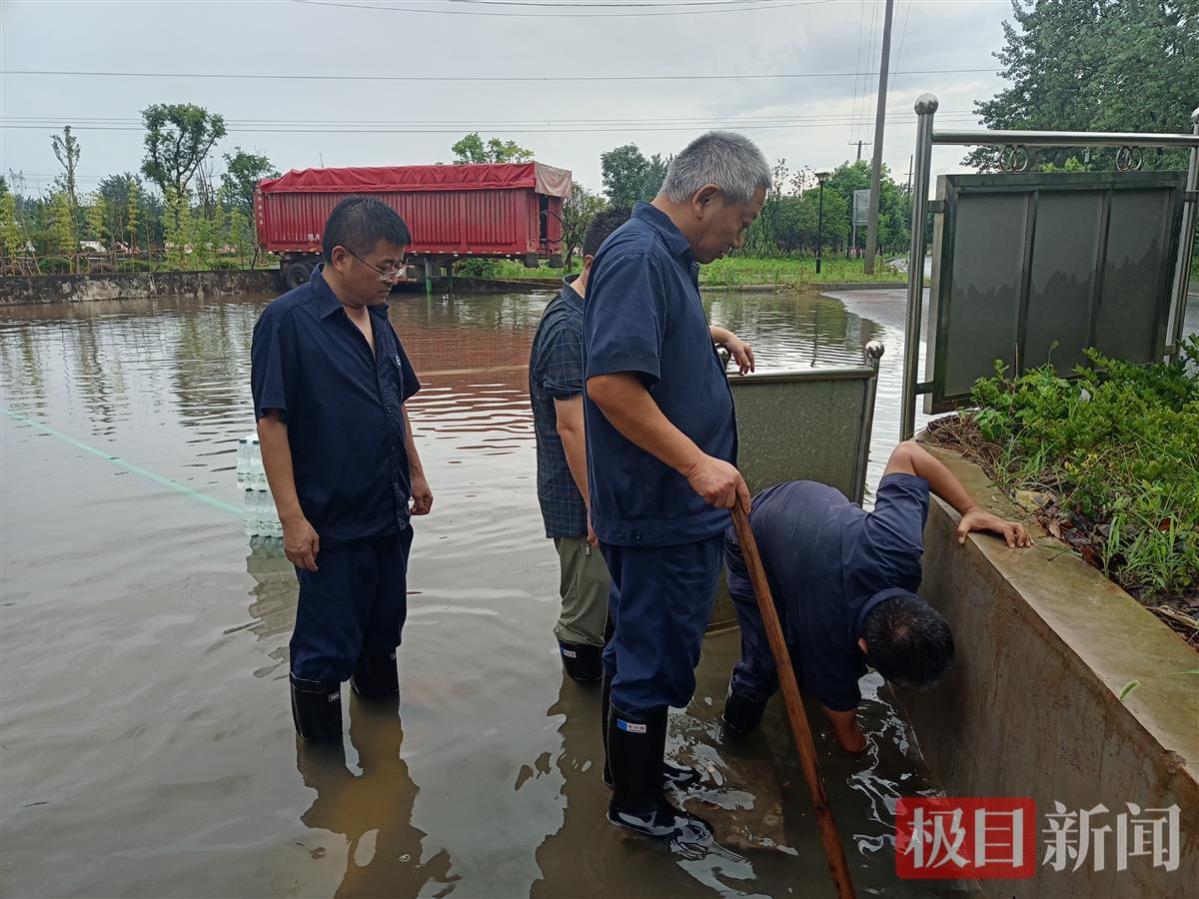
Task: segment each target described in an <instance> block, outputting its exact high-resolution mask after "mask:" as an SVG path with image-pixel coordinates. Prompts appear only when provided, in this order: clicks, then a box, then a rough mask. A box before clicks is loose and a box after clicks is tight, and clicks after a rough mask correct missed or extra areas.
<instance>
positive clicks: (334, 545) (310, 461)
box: [250, 197, 433, 741]
mask: <svg viewBox="0 0 1199 899" xmlns="http://www.w3.org/2000/svg"><path fill="white" fill-rule="evenodd" d="M411 240H412V238H411V235H410V234H409V231H408V226H407V225H405V224H404V220H403V219H402V218H400V216H399V215H398V214H397V213H396V212H395V210H393V209H392V208H391V207H390V206H387V205H385V204H383V203H381V202H379V201H378V200H374V199H371V198H368V197H349V198H347V199H345V200H342V201H341V202H340V203H338V204H337V206H336V207H335V208H334V210H333V212H332V214H331V215H330V216H329V219H328V221H327V222H326V223H325V231H324V236H323V239H322V242H321V252H322V255H323V256H324V262H323V264H321V265H319V266H317V268H316V269H315V270H314V271H313V273H312V278H311V280H309V281H308V282H307V283H305V284H303V285H301V286H300V287H298V288H296V289H295V290H293V291H291V292H290V293H286V294H284V295H283V296H281V297H279V298H278V299H277V300H275V301H274V302H272V303H271V304H270V305H269V306H267V307H266V309H265V310H263V313H262V316H261V318H259V320H258V324H257V325H256V326H255V327H254V340H253V347H252V350H251V359H252V368H251V375H250V385H251V392H252V394H253V398H254V415H255V417H256V419H257V421H258V436H259V441H260V444H261V446H262V461H263V466H264V468H265V469H266V476H267V481H268V482H269V484H270V487H271V493H272V494H273V495H274V498H275V507H276V509H277V510H278V512H279V520H280V522H282V524H283V548H284V551H285V552H286V554H287V558H288V559H289V560H290V561H291V562H292V564H293V565H295V566H296V574H297V576H298V578H299V581H300V599H299V605H298V607H297V609H296V624H295V629H294V631H293V632H292V638H291V646H290V649H291V678H290V680H291V707H292V717H293V719H294V720H295V725H296V732H297V733H298V734H299V736H301V737H303V738H304V739H306V740H313V741H340V740H341V682H342V681H345V680H347V679H348V680H350V681H351V685H352V687H353V689H354V692H355V693H357V694H358V695H359V696H361V697H365V698H373V699H386V698H390V699H391V701H396V697H398V694H399V677H398V674H397V671H396V647H397V646H399V644H400V632H401V630H402V628H403V626H404V618H405V615H406V612H407V569H408V552H409V549H410V548H411V546H412V527H411V526H410V524H409V518H410V516H411V515H425V514H427V513H428V512H429V510H430V508H431V507H432V505H433V494H432V493H431V492H430V490H429V483H428V481H427V480H426V479H425V475H424V471H423V469H422V468H421V462H420V456H419V455H418V454H417V451H416V445H415V443H414V442H413V439H412V428H411V426H410V425H409V422H408V413H407V410H406V409H405V406H404V404H405V403H406V401H407V400H408V399H409V397H411V396H412V395H413V394H415V393H416V392H417V391H418V390H419V389H420V382H419V381H418V380H417V378H416V374H415V372H413V370H412V366H411V364H410V363H409V362H408V357H407V355H405V353H404V348H403V346H402V345H401V344H400V339H399V337H398V336H397V335H396V333H395V330H394V329H393V328H392V326H391V323H390V322H389V321H388V320H387V303H386V301H387V295H388V294H389V293H390V292H391V288H392V287H393V286H394V284H395V282H396V281H397V280H398V279H399V277H400V275H401V273H402V272H403V267H404V249H405V247H407V246H408V244H409V243H411Z"/></svg>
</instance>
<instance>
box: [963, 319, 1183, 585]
mask: <svg viewBox="0 0 1199 899" xmlns="http://www.w3.org/2000/svg"><path fill="white" fill-rule="evenodd" d="M1085 355H1086V358H1087V362H1088V364H1087V365H1083V366H1079V367H1078V368H1076V369H1075V371H1074V375H1075V377H1074V378H1073V379H1067V378H1064V377H1062V376H1061V375H1060V374H1059V373H1058V372H1057V371H1056V369H1054V368H1053V366H1052V365H1045V366H1042V367H1040V368H1036V369H1033V370H1031V371H1028V372H1025V373H1024V374H1022V375H1020V376H1018V377H1009V376H1008V374H1007V371H1006V369H1005V367H1004V366H1003V365H1002V364H1001V363H996V367H995V376H994V377H992V378H983V379H980V380H979V381H978V382H976V383H975V385H974V389H973V392H972V399H973V403H974V405H975V406H976V409H975V411H973V412H970V413H966V415H965V416H964V418H965V420H966V421H967V422H969V423H972V424H973V425H974V426H975V427H977V429H978V432H979V434H980V435H981V438H982V439H983V440H984V441H985V442H986V444H988V445H989V450H988V452H987V453H983V454H982V455H983V458H982V459H980V461H982V462H983V464H984V466H985V467H986V468H987V469H988V473H989V474H991V475H992V476H993V477H994V478H995V480H996V482H997V483H998V484H999V485H1000V486H1001V487H1003V488H1005V489H1008V490H1016V489H1032V490H1038V491H1043V492H1048V493H1050V494H1052V495H1053V497H1054V502H1053V503H1052V504H1051V506H1050V507H1049V508H1048V509H1047V510H1046V513H1045V514H1048V515H1051V516H1053V517H1054V522H1053V525H1054V526H1055V527H1057V528H1058V529H1059V530H1061V529H1068V530H1071V531H1073V532H1074V535H1075V536H1074V538H1073V539H1072V540H1071V541H1070V542H1071V543H1072V545H1074V546H1075V547H1076V548H1079V549H1080V551H1081V552H1082V554H1083V555H1084V557H1086V558H1088V560H1089V561H1091V562H1092V563H1093V564H1095V565H1096V566H1097V567H1099V568H1101V569H1103V570H1104V571H1105V572H1106V573H1107V574H1108V575H1109V576H1110V577H1112V578H1113V579H1114V580H1115V581H1116V582H1117V583H1119V584H1121V586H1123V587H1124V588H1125V589H1127V590H1128V591H1129V592H1131V593H1133V594H1134V595H1137V596H1139V597H1141V598H1142V599H1144V600H1146V601H1152V600H1160V599H1168V598H1177V597H1181V596H1193V595H1194V594H1195V592H1196V590H1199V337H1195V336H1191V337H1190V338H1188V339H1187V340H1186V341H1184V343H1183V346H1182V352H1181V354H1180V357H1179V358H1178V359H1177V360H1176V361H1174V362H1171V363H1158V364H1152V365H1136V364H1133V363H1129V362H1126V361H1123V360H1119V359H1112V358H1109V357H1107V356H1104V355H1103V354H1101V353H1099V352H1097V351H1095V350H1087V351H1086V353H1085ZM1052 529H1053V528H1051V530H1052Z"/></svg>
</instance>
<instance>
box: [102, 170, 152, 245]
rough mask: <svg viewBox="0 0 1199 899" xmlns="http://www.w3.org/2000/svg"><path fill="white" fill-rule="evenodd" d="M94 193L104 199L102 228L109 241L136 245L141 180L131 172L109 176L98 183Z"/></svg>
mask: <svg viewBox="0 0 1199 899" xmlns="http://www.w3.org/2000/svg"><path fill="white" fill-rule="evenodd" d="M96 193H97V194H98V195H99V196H101V197H103V198H104V207H105V215H104V226H105V229H106V230H107V231H108V236H109V239H110V240H112V241H113V242H114V243H115V242H117V241H124V242H126V243H127V244H128V245H129V246H131V247H132V246H134V245H136V243H137V240H136V237H137V223H138V220H139V212H140V203H139V197H140V194H141V180H140V179H139V178H138V177H137V176H136V175H134V174H133V173H132V172H125V173H124V174H121V175H109V176H108V177H107V178H104V179H102V180H101V181H100V184H99V186H98V187H97V188H96Z"/></svg>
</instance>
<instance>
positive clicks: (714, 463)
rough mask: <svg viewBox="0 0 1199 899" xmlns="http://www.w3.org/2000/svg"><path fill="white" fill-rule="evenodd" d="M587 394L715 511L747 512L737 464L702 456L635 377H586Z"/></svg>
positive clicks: (627, 435) (624, 432)
mask: <svg viewBox="0 0 1199 899" xmlns="http://www.w3.org/2000/svg"><path fill="white" fill-rule="evenodd" d="M587 395H588V396H589V397H590V398H591V401H592V402H593V403H595V404H596V405H597V406H599V408H600V411H602V412H603V413H604V416H605V417H606V418H607V419H608V421H610V422H611V423H612V426H613V427H614V428H616V430H618V431H619V432H620V433H621V434H622V435H623V436H624V437H625V438H626V439H627V440H629V441H631V442H632V443H634V444H636V445H637V446H639V447H640V448H641V449H643V450H645V451H646V452H647V453H649V454H650V455H651V456H653V457H654V458H656V459H658V461H660V462H662V464H664V465H668V466H670V467H671V468H673V469H674V470H675V471H677V472H678V473H679V474H681V475H682V476H683V477H685V478H686V479H687V482H688V483H689V484H690V485H691V488H692V489H693V490H694V491H695V492H696V493H698V494H699V495H700V496H701V497H703V498H704V501H705V502H707V503H709V504H710V505H713V506H715V507H716V508H718V509H731V508H732V507H733V506H734V505H735V504H740V505H741V507H742V508H743V509H744V510H745V511H746V512H748V511H749V488H748V487H746V486H745V481H744V479H742V477H741V473H740V472H739V471H737V468H736V467H735V466H733V465H730V464H729V463H728V462H725V461H724V460H723V459H717V458H715V457H713V456H709V455H707V454H706V453H704V452H703V451H702V450H701V449H700V448H699V447H698V446H696V445H695V443H694V441H692V440H691V438H690V437H688V436H687V435H686V434H684V433H683V432H682V431H680V430H679V429H678V428H676V427H675V426H674V425H673V424H671V422H670V419H668V418H667V417H666V416H665V415H664V414H663V413H662V410H661V409H660V408H658V404H657V403H655V402H654V398H653V397H652V396H650V395H649V391H648V390H646V389H645V385H644V384H642V383H641V379H640V378H639V377H638V376H637V375H635V374H628V373H624V372H621V373H618V374H610V375H596V376H595V377H593V378H588V379H587Z"/></svg>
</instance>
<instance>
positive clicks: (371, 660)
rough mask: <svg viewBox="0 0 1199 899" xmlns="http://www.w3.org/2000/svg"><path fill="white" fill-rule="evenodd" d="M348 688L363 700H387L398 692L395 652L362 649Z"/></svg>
mask: <svg viewBox="0 0 1199 899" xmlns="http://www.w3.org/2000/svg"><path fill="white" fill-rule="evenodd" d="M350 686H351V687H352V688H353V690H354V692H355V693H357V694H358V695H359V696H361V697H362V698H363V699H387V698H388V697H391V696H395V695H396V694H398V693H399V692H400V675H399V672H398V671H397V670H396V651H395V650H394V649H389V650H382V649H371V648H370V647H368V646H364V647H362V655H360V656H359V657H358V664H357V665H356V666H354V675H353V676H352V677H351V678H350Z"/></svg>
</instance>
